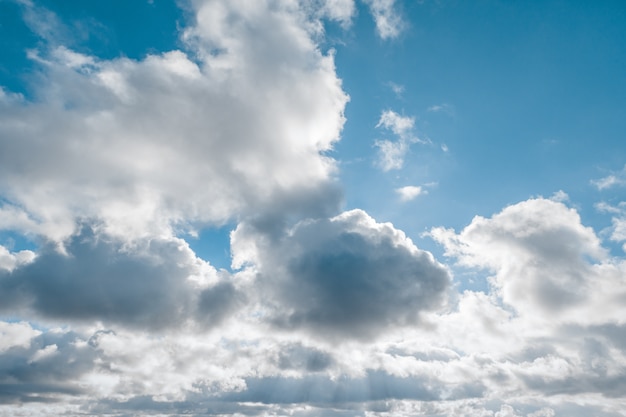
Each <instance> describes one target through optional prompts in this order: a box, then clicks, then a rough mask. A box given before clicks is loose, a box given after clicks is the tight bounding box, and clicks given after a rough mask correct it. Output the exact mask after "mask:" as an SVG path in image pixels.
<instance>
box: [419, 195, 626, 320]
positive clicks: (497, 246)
mask: <svg viewBox="0 0 626 417" xmlns="http://www.w3.org/2000/svg"><path fill="white" fill-rule="evenodd" d="M431 235H432V236H433V237H434V238H435V239H436V240H437V241H438V242H440V243H441V244H443V245H444V247H445V249H446V255H447V256H450V257H453V258H455V259H456V260H457V261H458V263H459V264H460V265H464V266H468V267H475V268H484V269H486V270H489V271H491V272H493V273H494V275H492V277H491V279H490V282H491V284H492V285H493V287H494V289H495V290H496V292H497V294H498V295H499V296H500V297H502V300H503V301H504V302H505V303H506V304H508V305H510V306H513V307H514V308H516V310H517V311H518V313H519V314H521V315H529V316H535V317H537V318H541V317H544V318H545V317H547V316H546V315H547V314H549V315H550V317H551V319H552V320H554V319H556V318H557V317H560V318H561V319H562V320H566V321H567V320H575V321H577V322H580V321H581V320H582V321H583V322H586V323H594V322H603V321H604V320H613V319H614V318H615V312H616V311H621V310H622V307H620V306H619V304H620V301H618V300H620V299H621V297H624V295H625V294H626V292H625V290H626V286H625V284H624V283H623V282H622V280H621V279H619V278H618V276H620V275H621V274H622V273H623V272H622V271H623V268H624V264H623V262H619V261H617V262H616V261H613V260H611V259H610V258H608V255H607V251H606V249H604V248H603V247H602V246H601V245H600V240H599V239H598V237H597V236H596V234H595V232H594V231H593V230H592V229H591V228H589V227H585V226H584V225H583V224H582V223H581V219H580V216H579V215H578V213H577V212H576V211H575V210H574V209H572V208H568V207H567V206H566V205H565V204H563V203H561V202H558V201H553V200H547V199H543V198H536V199H530V200H527V201H524V202H521V203H518V204H514V205H511V206H509V207H506V208H505V209H504V210H502V212H500V213H498V214H495V215H494V216H492V217H491V218H484V217H480V216H477V217H475V218H474V219H473V220H472V223H471V224H470V225H469V226H467V227H466V228H464V229H463V230H462V231H461V232H460V233H458V234H456V233H455V232H454V231H453V230H451V229H444V228H435V229H433V230H432V231H431ZM609 305H610V306H613V308H614V310H613V311H611V312H609V311H608V310H607V306H609ZM583 312H584V313H583Z"/></svg>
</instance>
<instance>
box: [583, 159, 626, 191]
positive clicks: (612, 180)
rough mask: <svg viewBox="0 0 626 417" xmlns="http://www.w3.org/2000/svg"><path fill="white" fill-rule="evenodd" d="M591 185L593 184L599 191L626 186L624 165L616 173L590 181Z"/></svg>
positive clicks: (625, 167)
mask: <svg viewBox="0 0 626 417" xmlns="http://www.w3.org/2000/svg"><path fill="white" fill-rule="evenodd" d="M591 184H593V185H594V186H595V187H596V188H597V189H598V190H600V191H602V190H605V189H607V188H611V187H615V186H623V185H626V165H625V166H624V168H622V170H621V171H620V172H618V173H614V174H611V175H608V176H606V177H604V178H600V179H598V180H591Z"/></svg>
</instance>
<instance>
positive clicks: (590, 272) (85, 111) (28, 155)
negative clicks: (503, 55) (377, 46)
mask: <svg viewBox="0 0 626 417" xmlns="http://www.w3.org/2000/svg"><path fill="white" fill-rule="evenodd" d="M151 4H152V6H151V7H157V6H158V1H155V2H153V3H151ZM11 5H12V6H15V7H16V10H19V12H20V16H21V18H22V19H23V20H24V21H25V22H26V24H27V25H28V26H29V27H30V30H31V31H32V32H33V33H35V34H36V35H37V36H38V43H37V45H36V47H34V48H30V49H29V52H28V57H29V59H30V64H29V65H32V66H33V68H36V76H34V77H32V78H31V79H30V81H29V82H30V84H29V91H28V92H29V94H26V93H25V92H21V91H17V90H16V91H12V90H11V89H10V88H8V87H3V88H2V90H0V108H1V111H0V231H2V232H3V233H7V234H6V235H2V241H0V313H1V314H2V317H3V320H1V321H0V415H7V416H8V415H15V414H16V413H19V412H21V413H23V414H25V415H38V414H40V415H43V414H46V413H47V414H51V413H52V414H58V415H62V414H64V415H84V414H85V413H86V414H89V415H114V416H122V415H155V414H158V415H172V416H174V415H183V414H190V413H191V414H194V415H195V414H197V415H269V414H272V415H292V416H303V417H304V416H313V415H324V416H332V415H336V416H343V415H350V416H352V415H359V416H372V415H379V416H392V415H393V416H435V415H437V416H457V415H463V416H475V417H478V416H492V417H516V416H520V417H521V416H528V417H548V416H558V415H567V416H588V415H595V416H613V417H615V416H623V409H622V408H621V407H622V405H623V400H624V394H623V393H624V392H626V372H625V369H626V353H625V352H626V343H625V341H624V337H623V334H624V332H625V331H626V321H625V319H624V317H626V311H625V310H626V307H625V306H626V304H625V303H624V300H626V281H624V276H626V270H625V268H626V262H625V260H624V257H623V253H618V254H616V253H615V251H614V250H611V248H609V247H608V244H609V243H611V242H613V243H619V244H622V243H623V242H624V241H626V232H625V230H626V226H625V224H626V221H625V220H624V219H625V218H626V214H625V213H626V210H625V209H624V204H623V203H622V202H621V201H617V200H615V199H613V200H609V199H608V198H607V200H606V201H601V202H597V204H596V205H595V207H596V209H597V211H598V212H600V213H604V214H607V215H608V216H609V217H610V220H609V222H610V226H609V227H606V228H605V229H604V230H599V229H594V228H592V227H590V226H588V225H587V224H586V223H585V220H584V217H582V216H581V211H582V210H580V209H579V208H578V207H576V205H575V204H574V203H570V200H571V199H570V198H569V197H568V196H567V194H565V193H564V192H563V191H559V192H557V193H555V194H554V195H553V197H552V198H544V197H540V196H537V195H534V196H533V197H529V196H525V197H524V198H523V199H521V201H519V200H518V201H517V202H510V203H508V204H504V207H503V208H498V209H496V210H494V212H495V214H491V213H482V214H481V215H476V216H474V217H473V218H470V219H469V220H467V221H465V220H463V222H464V223H462V224H463V226H461V227H460V228H458V229H457V230H455V229H454V228H451V227H449V226H447V225H445V224H444V225H443V226H439V225H430V226H429V227H428V228H427V230H426V232H425V233H424V230H419V231H418V232H417V233H413V234H409V233H408V232H406V231H405V230H401V229H400V227H399V226H398V225H397V224H396V222H395V221H394V223H391V222H389V221H387V219H384V218H381V219H379V218H375V217H378V216H374V215H373V214H372V212H384V210H381V209H380V207H384V206H382V205H381V206H373V207H372V212H369V211H370V210H369V209H368V210H367V211H366V210H365V209H364V208H358V207H356V208H355V207H345V205H346V204H345V202H344V198H345V194H346V193H347V192H348V190H347V188H348V187H350V186H352V185H355V184H350V183H341V181H340V180H339V178H340V172H341V170H342V169H347V168H346V167H345V165H343V164H342V162H344V159H345V160H349V159H350V158H351V155H350V154H341V153H340V152H338V151H337V150H336V148H338V144H339V141H340V140H342V137H341V136H342V132H344V129H345V128H346V125H347V124H348V123H350V119H349V118H346V113H347V106H349V105H350V104H349V101H350V100H351V98H350V95H349V94H348V92H347V91H346V88H345V85H344V81H343V80H341V79H340V77H339V75H338V69H337V65H338V64H337V62H336V61H338V60H339V54H341V50H334V49H332V48H329V47H328V43H327V42H329V40H328V38H327V36H328V37H330V35H328V34H327V30H328V29H327V27H328V25H329V24H331V23H329V22H334V23H332V24H336V25H339V27H340V28H341V30H342V31H346V32H343V33H349V31H351V30H353V29H352V28H353V25H354V21H355V19H357V18H358V14H359V12H361V13H368V11H369V13H370V14H371V15H370V16H368V18H369V19H371V23H372V25H373V26H372V30H373V31H375V33H376V36H377V37H378V38H375V42H379V43H384V42H389V43H393V42H400V39H401V38H402V36H401V35H402V34H405V33H407V32H408V31H409V30H410V29H411V26H410V25H408V21H407V20H406V17H405V16H403V15H402V10H403V9H402V7H401V6H402V4H400V2H395V1H365V2H364V3H363V4H361V3H354V2H352V1H349V0H342V1H337V0H326V1H319V2H297V1H273V0H262V1H244V0H237V1H226V0H223V1H222V0H211V1H190V2H188V3H185V7H186V9H185V10H186V12H187V13H188V14H189V16H187V20H186V22H185V24H182V23H181V24H180V25H179V29H178V30H179V32H178V34H177V36H178V39H179V48H178V49H174V50H162V51H152V52H150V53H148V54H146V55H145V56H143V57H141V58H132V57H128V56H124V55H123V54H120V55H119V56H118V57H114V58H106V57H102V56H98V55H97V54H95V53H92V52H90V51H89V49H88V48H84V47H83V48H80V47H78V46H76V45H77V44H76V43H73V42H72V41H71V38H72V35H71V34H72V31H71V30H69V29H68V27H67V26H66V24H67V23H65V22H64V19H63V16H62V15H61V13H59V14H58V15H57V13H55V11H54V10H47V9H45V8H44V7H42V6H40V5H39V4H37V3H35V2H29V1H20V2H17V3H11ZM18 6H19V7H18ZM407 7H408V6H407ZM354 30H356V29H354ZM372 33H374V32H372ZM76 36H78V35H76ZM407 36H408V35H407ZM349 47H350V45H348V46H347V47H346V48H349ZM384 79H385V80H388V79H391V78H384ZM345 81H346V82H348V80H345ZM381 83H382V85H381V89H382V90H389V86H390V85H391V86H392V90H393V91H391V92H390V93H393V94H394V96H393V100H396V101H393V106H391V105H389V106H388V105H386V103H378V102H376V103H371V104H370V105H371V106H372V109H373V110H372V111H371V112H370V113H369V114H370V115H375V119H374V120H367V121H366V123H361V124H362V125H368V123H369V126H371V127H372V132H371V133H370V135H371V140H370V141H369V142H368V143H367V147H368V149H370V153H369V154H367V158H368V159H367V162H368V164H367V166H368V167H370V168H371V169H372V170H373V171H374V172H375V174H374V175H379V176H381V175H382V176H386V175H390V176H391V175H393V176H395V177H393V180H390V182H389V183H388V184H391V185H390V186H389V187H388V188H389V189H388V190H387V191H388V193H387V194H389V195H391V196H392V197H393V198H389V204H392V205H394V207H396V208H395V210H396V212H398V211H400V210H407V211H412V212H411V216H412V217H419V216H420V215H421V212H420V210H422V212H424V210H425V209H424V208H423V207H427V206H426V205H427V204H430V203H429V202H430V201H431V200H430V199H431V198H432V199H436V198H437V194H439V193H440V192H441V191H440V189H441V188H443V187H442V186H440V184H439V182H434V181H432V180H429V179H428V177H427V174H428V173H430V172H442V171H436V170H435V168H434V167H433V165H435V163H434V160H433V163H432V164H430V163H429V162H428V161H425V160H422V161H423V162H424V164H423V165H420V166H418V164H416V163H415V159H414V154H419V153H421V152H423V153H424V154H426V153H428V152H430V155H437V156H436V158H438V159H437V161H439V162H441V165H442V166H445V164H446V163H447V164H450V165H452V164H453V162H454V161H453V162H449V161H450V160H453V159H454V158H456V161H459V160H462V158H463V155H461V154H459V153H458V152H459V151H457V149H463V148H462V145H463V144H458V143H457V146H455V147H452V148H451V149H452V151H450V150H449V149H448V147H447V146H446V145H440V147H441V148H442V149H443V152H442V151H440V150H439V149H437V148H438V147H435V146H431V145H432V142H431V141H430V139H422V137H423V138H428V137H429V136H426V135H422V134H421V132H422V129H425V128H428V126H429V123H432V124H434V123H436V122H437V120H438V119H436V117H441V118H443V117H447V118H448V119H446V120H448V123H453V121H450V120H452V119H453V118H456V117H457V115H459V114H461V113H462V108H457V106H456V105H452V104H432V103H433V102H434V103H447V101H442V100H441V98H437V100H436V101H432V102H431V104H430V105H428V106H423V107H421V108H422V109H426V110H425V113H427V114H430V115H428V116H424V115H419V114H418V112H417V111H415V112H413V111H407V112H405V111H404V110H398V112H396V111H394V110H391V108H396V109H401V107H399V105H398V102H399V101H400V102H401V101H402V100H404V99H405V98H404V97H405V96H407V94H408V90H409V87H408V86H407V85H406V83H405V81H404V80H403V81H402V84H396V83H389V82H388V81H381ZM400 86H401V87H400ZM355 93H356V94H355V97H360V95H359V94H358V93H359V92H355ZM444 99H445V100H448V98H445V97H444ZM396 106H398V107H396ZM381 108H383V109H386V110H383V111H382V112H381ZM453 110H454V111H453ZM407 114H408V115H407ZM420 116H421V118H420ZM459 117H460V116H459ZM418 130H419V132H420V134H419V135H418V133H417V131H418ZM389 136H391V138H389ZM361 139H362V138H359V140H361ZM440 139H441V140H446V141H447V139H448V138H444V137H442V138H440ZM436 140H439V138H437V139H436ZM433 149H435V150H433ZM435 152H438V153H437V154H435ZM449 154H453V155H452V156H450V155H449ZM445 158H449V159H445ZM456 163H458V164H460V162H456ZM355 165H357V164H355ZM363 165H366V164H363ZM367 169H369V168H367ZM364 172H365V171H364ZM416 172H417V173H418V174H420V175H422V176H421V177H419V179H420V181H417V180H415V178H418V177H417V175H418V174H416ZM605 172H606V171H605ZM610 172H613V173H612V174H609V175H608V176H605V177H604V178H601V179H599V180H593V181H589V180H587V182H588V184H590V185H593V186H595V187H596V188H597V190H595V191H597V192H606V191H610V190H612V189H619V186H620V185H622V183H623V181H622V179H623V176H624V175H623V172H620V171H615V170H612V171H610ZM411 175H414V176H411ZM442 176H443V175H442ZM600 176H601V175H598V176H596V177H593V178H598V177H600ZM385 178H387V177H385ZM422 180H423V181H422ZM407 184H422V185H407ZM375 185H376V184H374V183H372V190H373V191H370V190H366V191H364V192H376V189H375V188H374V187H375ZM434 185H437V187H434ZM462 194H463V193H462V192H458V195H459V196H461V195H462ZM380 195H381V196H382V195H384V194H383V193H381V194H380ZM548 195H549V194H548ZM455 198H456V197H455ZM460 198H461V197H459V199H460ZM450 201H452V199H451V200H450ZM454 201H455V202H446V203H445V204H442V205H441V206H440V207H439V208H440V211H441V212H446V210H449V207H451V206H454V204H456V203H457V202H458V200H456V199H455V200H454ZM420 204H423V205H422V206H420ZM398 207H401V209H400V208H398ZM420 207H422V208H420ZM433 210H436V209H433ZM390 211H391V210H390ZM385 216H386V215H382V217H385ZM398 220H399V222H402V221H405V220H406V219H405V218H399V219H398ZM455 223H459V221H458V219H455ZM231 224H232V225H233V228H232V231H231V232H230V247H229V248H225V250H229V251H230V256H231V265H230V267H224V268H217V267H216V266H215V265H214V264H213V263H212V260H211V259H210V257H207V259H204V258H203V257H201V256H200V255H199V254H198V253H196V252H195V251H194V250H193V249H192V246H193V245H190V242H191V241H190V239H189V236H193V235H194V234H198V231H202V230H203V229H211V228H220V227H224V225H231ZM420 234H421V235H422V236H428V237H429V239H431V242H435V243H436V244H438V245H439V248H440V249H441V250H442V251H443V253H442V256H440V257H439V258H440V259H437V257H435V256H434V255H433V253H434V251H433V253H431V252H429V251H427V250H424V249H423V248H422V245H421V242H420V241H419V240H418V239H417V238H414V239H412V238H411V236H417V237H419V236H420ZM200 235H201V233H200ZM11 236H19V237H22V238H23V239H26V240H28V241H29V242H31V243H32V245H31V246H32V247H22V246H24V245H20V244H17V245H16V244H15V242H13V243H11V239H13V238H12V237H11ZM465 273H472V274H476V275H478V276H480V277H482V279H484V280H485V281H486V283H487V284H486V286H485V290H484V291H478V290H476V291H474V290H469V289H468V290H463V291H461V290H459V288H460V287H461V283H460V281H459V278H458V276H462V275H463V274H465Z"/></svg>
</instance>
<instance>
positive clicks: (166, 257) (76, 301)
mask: <svg viewBox="0 0 626 417" xmlns="http://www.w3.org/2000/svg"><path fill="white" fill-rule="evenodd" d="M136 245H137V247H125V246H123V245H122V244H121V243H120V242H118V241H116V240H115V239H112V238H110V237H108V236H106V235H103V234H98V233H96V232H94V230H93V228H92V227H90V226H89V225H84V226H83V227H82V229H81V232H80V233H79V234H77V235H75V236H73V237H72V238H71V239H70V240H69V241H68V242H67V244H66V247H65V250H66V251H67V254H63V253H60V252H59V251H58V250H57V249H55V248H54V247H46V248H44V249H43V250H42V251H41V253H40V254H39V255H38V256H37V257H36V258H35V260H34V261H33V262H32V263H29V264H26V265H23V266H21V267H19V268H16V269H15V270H13V271H12V272H5V273H3V274H2V275H0V289H1V292H0V300H1V301H2V307H1V308H2V309H3V310H4V311H5V312H13V311H34V312H35V313H36V314H37V315H38V316H40V317H42V318H47V319H60V320H71V321H85V322H91V321H94V320H95V321H101V322H105V323H118V324H122V325H128V326H132V327H135V328H148V329H159V328H165V327H171V326H181V325H184V324H185V323H186V322H187V321H189V320H192V319H195V318H198V319H199V320H200V321H201V322H203V323H205V324H208V325H215V324H217V323H219V322H221V321H222V320H223V319H224V318H225V317H226V316H227V315H228V313H229V312H231V311H232V310H233V309H234V308H235V307H236V305H237V303H238V301H239V299H240V295H239V294H238V292H237V290H236V289H235V288H234V287H233V286H232V284H230V283H229V282H227V281H223V282H219V283H217V284H215V285H214V286H211V287H208V288H202V287H199V286H197V285H194V284H193V283H192V282H191V281H190V280H189V277H190V276H191V275H194V274H198V273H199V271H198V265H197V260H196V259H195V256H194V255H193V252H191V251H190V250H189V248H188V247H187V246H186V245H184V244H182V242H180V241H178V240H175V239H152V240H149V241H141V242H136Z"/></svg>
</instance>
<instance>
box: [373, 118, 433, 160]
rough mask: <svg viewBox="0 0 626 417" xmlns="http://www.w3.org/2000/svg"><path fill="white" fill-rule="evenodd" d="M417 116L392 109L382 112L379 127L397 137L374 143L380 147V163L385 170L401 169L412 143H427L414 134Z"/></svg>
mask: <svg viewBox="0 0 626 417" xmlns="http://www.w3.org/2000/svg"><path fill="white" fill-rule="evenodd" d="M414 126H415V118H413V117H408V116H401V115H399V114H398V113H396V112H394V111H392V110H385V111H383V112H382V113H381V115H380V119H379V121H378V124H377V125H376V127H377V128H383V129H386V130H388V131H390V132H391V133H393V134H394V135H396V137H397V139H396V140H395V141H390V140H377V141H376V142H374V145H375V146H376V147H377V148H378V153H379V155H378V156H379V160H378V165H379V167H380V168H381V169H382V170H383V171H390V170H392V169H401V168H402V166H403V165H404V157H405V156H406V153H407V152H408V151H409V149H410V146H411V144H412V143H426V142H425V141H423V140H421V139H420V138H418V137H417V136H415V135H414V134H413V129H414Z"/></svg>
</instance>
